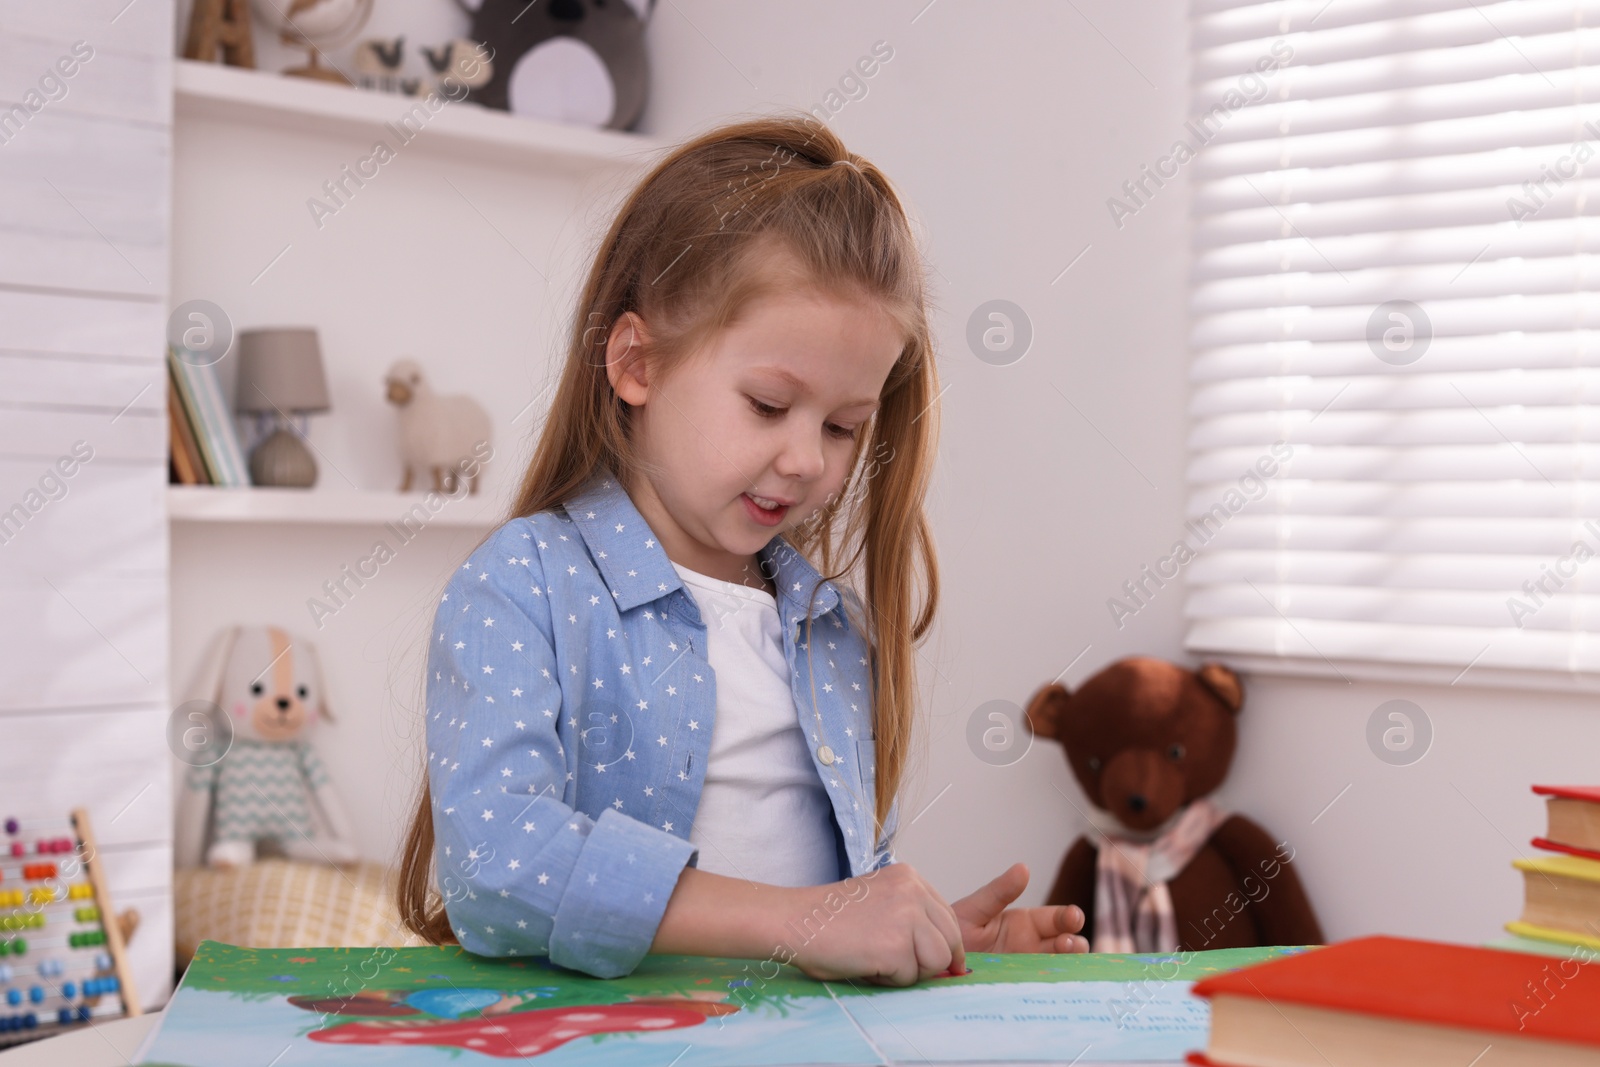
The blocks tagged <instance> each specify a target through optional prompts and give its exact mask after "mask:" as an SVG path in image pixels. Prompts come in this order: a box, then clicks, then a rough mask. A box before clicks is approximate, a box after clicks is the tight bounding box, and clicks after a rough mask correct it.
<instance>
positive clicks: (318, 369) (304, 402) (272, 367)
mask: <svg viewBox="0 0 1600 1067" xmlns="http://www.w3.org/2000/svg"><path fill="white" fill-rule="evenodd" d="M263 394H264V395H263ZM234 398H235V405H234V406H235V408H236V409H237V410H239V411H277V410H282V411H284V412H285V413H290V412H298V413H302V414H305V413H311V412H318V411H327V410H328V380H327V378H325V377H324V376H323V373H322V347H321V346H320V345H319V344H318V343H317V331H316V330H314V329H312V328H311V327H309V326H283V327H274V328H272V329H266V330H244V331H243V332H241V333H240V334H239V381H238V385H237V387H236V389H235V390H234Z"/></svg>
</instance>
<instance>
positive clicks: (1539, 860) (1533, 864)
mask: <svg viewBox="0 0 1600 1067" xmlns="http://www.w3.org/2000/svg"><path fill="white" fill-rule="evenodd" d="M1511 866H1513V867H1515V868H1517V869H1518V870H1519V871H1533V872H1534V873H1536V874H1555V875H1560V876H1561V877H1563V878H1577V879H1579V880H1581V881H1585V882H1600V860H1591V859H1587V858H1585V857H1583V856H1573V855H1569V854H1567V853H1565V852H1563V853H1560V854H1558V855H1554V856H1538V857H1532V856H1528V857H1523V858H1521V859H1514V860H1512V861H1511Z"/></svg>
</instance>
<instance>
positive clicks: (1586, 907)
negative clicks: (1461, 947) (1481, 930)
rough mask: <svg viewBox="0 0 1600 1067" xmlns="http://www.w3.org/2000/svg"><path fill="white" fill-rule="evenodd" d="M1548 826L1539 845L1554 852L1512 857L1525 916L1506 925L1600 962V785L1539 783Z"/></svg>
mask: <svg viewBox="0 0 1600 1067" xmlns="http://www.w3.org/2000/svg"><path fill="white" fill-rule="evenodd" d="M1533 791H1534V792H1535V793H1537V794H1539V795H1540V796H1543V797H1544V798H1545V811H1546V817H1547V823H1548V825H1547V828H1546V830H1545V835H1544V836H1543V837H1536V838H1534V839H1533V845H1534V847H1535V848H1540V849H1543V850H1545V851H1546V852H1550V853H1554V854H1553V855H1549V856H1538V857H1535V858H1529V859H1519V860H1513V861H1512V866H1514V867H1516V868H1517V869H1518V870H1520V871H1521V872H1522V880H1523V894H1524V903H1523V907H1522V918H1521V919H1518V920H1517V921H1516V922H1509V923H1506V929H1507V930H1509V931H1511V932H1512V933H1513V934H1515V935H1517V936H1518V937H1528V938H1533V939H1535V940H1537V941H1544V942H1555V943H1557V944H1559V945H1567V946H1571V947H1572V949H1573V953H1572V954H1573V955H1574V957H1575V958H1580V959H1582V960H1584V961H1585V962H1589V961H1594V962H1600V959H1597V958H1596V952H1600V786H1569V785H1536V786H1534V787H1533Z"/></svg>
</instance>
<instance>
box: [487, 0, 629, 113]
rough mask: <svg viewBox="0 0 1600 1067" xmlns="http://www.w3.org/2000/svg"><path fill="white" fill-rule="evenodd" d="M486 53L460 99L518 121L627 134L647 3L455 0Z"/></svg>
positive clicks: (621, 1) (566, 0)
mask: <svg viewBox="0 0 1600 1067" xmlns="http://www.w3.org/2000/svg"><path fill="white" fill-rule="evenodd" d="M456 2H457V3H458V4H459V5H460V6H461V7H462V9H464V10H465V11H467V12H468V13H469V14H470V15H472V31H471V33H470V36H471V37H472V39H473V40H475V41H481V42H483V43H484V44H485V45H487V46H488V49H487V50H492V51H491V60H490V62H491V63H492V64H493V71H492V74H491V76H490V78H489V80H488V82H487V83H486V84H484V85H482V86H481V87H478V88H476V89H474V90H473V91H472V94H471V96H470V97H468V99H471V100H475V101H477V102H478V103H480V104H483V105H484V106H486V107H494V108H501V109H504V110H506V111H511V112H513V113H515V114H518V115H529V116H533V117H535V118H544V119H551V120H553V121H556V122H567V123H572V124H574V125H579V126H592V127H596V128H606V129H613V130H626V129H630V128H631V127H632V126H633V124H634V123H635V122H637V121H638V119H639V113H640V112H641V111H643V110H644V101H645V93H646V90H647V88H648V86H649V81H650V68H649V62H648V60H647V58H646V55H645V46H644V27H645V21H646V20H647V19H648V18H649V17H650V12H651V10H652V9H653V8H654V7H655V0H540V2H538V3H534V4H529V3H528V0H456Z"/></svg>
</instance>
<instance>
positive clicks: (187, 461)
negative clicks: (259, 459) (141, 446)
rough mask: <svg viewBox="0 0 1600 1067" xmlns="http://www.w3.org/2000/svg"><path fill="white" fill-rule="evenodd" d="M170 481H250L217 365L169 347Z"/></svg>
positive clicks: (241, 483)
mask: <svg viewBox="0 0 1600 1067" xmlns="http://www.w3.org/2000/svg"><path fill="white" fill-rule="evenodd" d="M167 371H168V374H167V420H168V423H169V429H170V431H171V451H170V455H169V457H168V458H169V461H170V462H169V464H168V472H167V476H168V481H169V482H170V483H171V484H173V485H224V486H241V487H242V486H248V485H249V484H250V470H249V467H248V466H246V464H245V459H244V450H243V449H242V448H240V447H239V434H238V431H237V430H236V429H235V428H234V424H233V413H232V411H231V410H230V408H229V405H228V403H227V401H226V400H224V399H223V396H222V386H221V385H220V384H219V383H218V381H217V369H216V367H214V366H212V365H211V364H209V363H204V362H202V361H201V360H199V359H194V360H193V361H192V362H191V361H190V360H186V359H184V358H183V353H181V352H179V350H178V349H176V348H174V347H172V346H170V345H169V346H168V347H167Z"/></svg>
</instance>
